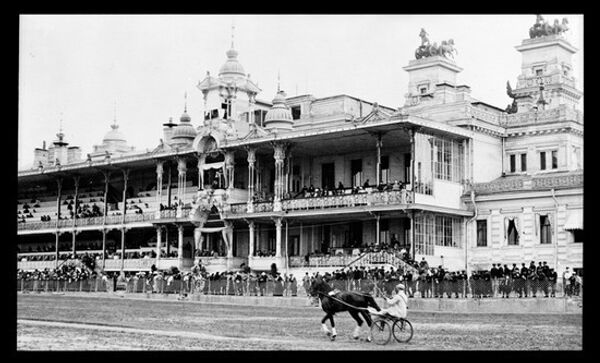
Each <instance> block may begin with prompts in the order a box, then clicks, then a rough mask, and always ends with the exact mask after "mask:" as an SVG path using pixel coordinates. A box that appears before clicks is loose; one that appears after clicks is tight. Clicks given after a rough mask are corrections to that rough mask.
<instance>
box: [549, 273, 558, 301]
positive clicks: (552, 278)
mask: <svg viewBox="0 0 600 363" xmlns="http://www.w3.org/2000/svg"><path fill="white" fill-rule="evenodd" d="M557 279H558V276H557V274H556V271H554V269H553V268H550V269H548V287H549V289H550V297H556V280H557Z"/></svg>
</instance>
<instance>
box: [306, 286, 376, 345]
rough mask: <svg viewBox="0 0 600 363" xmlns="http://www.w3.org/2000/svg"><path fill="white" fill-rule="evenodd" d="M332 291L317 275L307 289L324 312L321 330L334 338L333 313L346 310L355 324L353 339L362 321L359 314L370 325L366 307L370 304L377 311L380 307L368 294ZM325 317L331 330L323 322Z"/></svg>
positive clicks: (355, 337)
mask: <svg viewBox="0 0 600 363" xmlns="http://www.w3.org/2000/svg"><path fill="white" fill-rule="evenodd" d="M332 291H333V288H332V287H331V286H330V285H329V284H328V283H327V282H326V281H325V280H323V279H322V278H321V277H317V278H316V279H315V280H313V282H312V283H311V285H310V289H309V294H310V295H311V296H312V297H313V299H314V301H315V302H316V299H317V298H318V299H320V300H321V308H322V309H323V311H325V313H326V315H325V317H323V319H322V320H321V325H322V327H323V331H324V332H325V333H327V335H328V336H329V337H330V338H331V340H335V337H336V335H337V333H336V331H335V322H334V321H333V315H334V314H335V313H337V312H342V311H347V312H348V313H350V315H351V316H352V318H354V320H356V324H357V326H356V328H355V329H354V334H353V337H354V339H358V337H359V333H360V328H361V326H362V323H363V321H362V319H361V318H360V315H362V316H363V318H364V319H365V321H366V322H367V325H368V326H369V327H371V323H372V322H373V320H372V319H371V315H370V314H369V311H368V310H367V308H368V307H369V306H371V307H373V308H375V310H377V311H380V310H381V309H380V308H379V306H378V305H377V303H376V302H375V299H374V298H373V296H371V295H370V294H365V293H360V292H353V291H344V292H335V293H333V292H332ZM357 308H358V309H357ZM327 319H329V322H330V323H331V331H329V329H327V325H326V324H325V322H326V321H327ZM367 341H371V337H370V334H369V336H368V337H367Z"/></svg>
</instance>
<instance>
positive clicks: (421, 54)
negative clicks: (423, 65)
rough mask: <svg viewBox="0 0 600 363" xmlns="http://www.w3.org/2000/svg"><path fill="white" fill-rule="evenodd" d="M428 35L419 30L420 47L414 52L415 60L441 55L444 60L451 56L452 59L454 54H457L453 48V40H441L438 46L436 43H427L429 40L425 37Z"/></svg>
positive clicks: (423, 30)
mask: <svg viewBox="0 0 600 363" xmlns="http://www.w3.org/2000/svg"><path fill="white" fill-rule="evenodd" d="M428 35H429V34H427V32H426V31H425V29H423V28H421V33H419V37H421V45H420V46H419V47H418V48H417V50H416V51H415V58H417V59H421V58H426V57H433V56H436V55H441V56H443V57H446V58H449V56H451V57H452V58H453V59H454V53H457V54H458V52H457V51H456V48H454V40H453V39H448V40H443V41H442V43H441V44H440V45H439V46H438V44H437V43H436V42H433V44H431V43H430V42H429V38H428V37H427V36H428Z"/></svg>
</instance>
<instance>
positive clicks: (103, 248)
mask: <svg viewBox="0 0 600 363" xmlns="http://www.w3.org/2000/svg"><path fill="white" fill-rule="evenodd" d="M102 174H104V199H103V200H104V208H103V209H104V210H103V213H102V214H103V216H102V217H103V219H102V270H104V266H105V265H106V262H105V254H106V233H107V232H108V231H107V230H106V216H107V215H108V183H109V181H110V171H103V172H102Z"/></svg>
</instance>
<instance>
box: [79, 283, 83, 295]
mask: <svg viewBox="0 0 600 363" xmlns="http://www.w3.org/2000/svg"><path fill="white" fill-rule="evenodd" d="M81 291H83V280H79V292H81Z"/></svg>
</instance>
